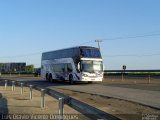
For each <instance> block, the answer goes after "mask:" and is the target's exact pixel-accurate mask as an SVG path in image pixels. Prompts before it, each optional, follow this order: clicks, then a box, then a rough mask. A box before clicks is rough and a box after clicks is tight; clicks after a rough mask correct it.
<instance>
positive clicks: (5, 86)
mask: <svg viewBox="0 0 160 120" xmlns="http://www.w3.org/2000/svg"><path fill="white" fill-rule="evenodd" d="M4 88H5V89H7V80H5V84H4Z"/></svg>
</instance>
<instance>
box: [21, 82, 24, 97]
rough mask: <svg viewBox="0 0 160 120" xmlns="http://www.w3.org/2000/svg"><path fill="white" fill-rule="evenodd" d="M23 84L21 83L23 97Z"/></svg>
mask: <svg viewBox="0 0 160 120" xmlns="http://www.w3.org/2000/svg"><path fill="white" fill-rule="evenodd" d="M23 91H24V90H23V83H21V95H23Z"/></svg>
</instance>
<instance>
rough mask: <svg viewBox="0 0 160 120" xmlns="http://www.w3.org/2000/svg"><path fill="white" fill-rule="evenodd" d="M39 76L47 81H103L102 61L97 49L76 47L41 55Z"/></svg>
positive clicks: (71, 82)
mask: <svg viewBox="0 0 160 120" xmlns="http://www.w3.org/2000/svg"><path fill="white" fill-rule="evenodd" d="M41 76H42V78H43V79H45V80H48V81H54V80H62V81H66V80H68V81H69V82H70V84H73V83H74V82H76V81H77V82H78V81H87V82H90V83H91V82H94V81H96V82H97V81H99V82H101V81H102V80H103V61H102V57H101V53H100V51H99V49H98V48H95V47H90V46H78V47H72V48H67V49H61V50H56V51H50V52H45V53H42V61H41Z"/></svg>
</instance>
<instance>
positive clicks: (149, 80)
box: [148, 75, 151, 83]
mask: <svg viewBox="0 0 160 120" xmlns="http://www.w3.org/2000/svg"><path fill="white" fill-rule="evenodd" d="M148 83H151V76H150V75H148Z"/></svg>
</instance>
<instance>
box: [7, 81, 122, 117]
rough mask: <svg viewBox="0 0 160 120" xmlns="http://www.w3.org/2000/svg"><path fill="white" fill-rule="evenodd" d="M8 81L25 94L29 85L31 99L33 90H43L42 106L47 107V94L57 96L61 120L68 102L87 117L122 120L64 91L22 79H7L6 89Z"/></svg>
mask: <svg viewBox="0 0 160 120" xmlns="http://www.w3.org/2000/svg"><path fill="white" fill-rule="evenodd" d="M8 83H12V86H13V83H14V87H15V85H17V86H20V91H21V95H24V93H23V92H24V88H23V87H24V86H25V87H29V93H30V94H29V98H30V100H32V97H33V95H32V92H33V91H32V90H33V89H35V90H38V91H40V92H41V97H40V98H41V100H40V101H41V105H40V108H42V109H44V108H45V94H48V95H50V96H52V97H54V98H56V99H57V100H58V106H59V107H58V113H59V117H60V120H63V119H64V118H63V117H64V115H65V114H64V104H67V105H68V106H70V107H71V108H73V109H75V110H77V111H78V112H80V113H82V114H83V115H85V116H86V117H88V118H90V119H95V120H96V119H103V120H120V119H119V118H117V117H115V116H113V115H110V114H108V113H106V112H104V111H101V110H99V109H97V108H95V107H92V106H90V105H88V104H86V103H83V102H81V101H78V100H76V99H74V98H72V97H69V96H66V95H64V94H62V93H59V92H57V91H55V90H51V89H48V88H47V89H43V88H40V87H38V86H36V85H34V86H33V85H29V84H27V83H22V82H20V81H14V82H12V80H5V84H4V86H5V89H6V88H7V85H8Z"/></svg>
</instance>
